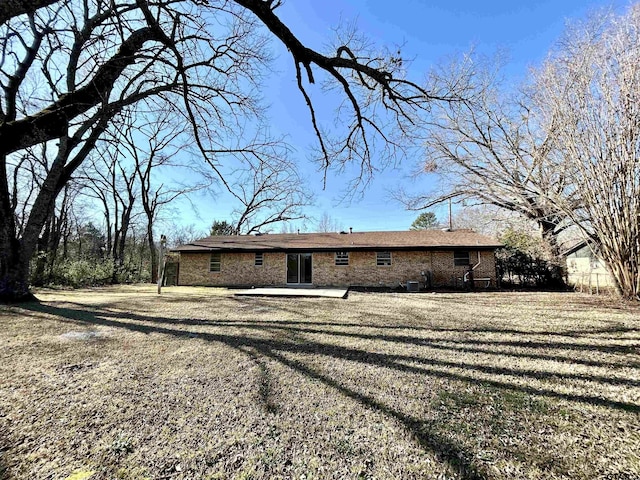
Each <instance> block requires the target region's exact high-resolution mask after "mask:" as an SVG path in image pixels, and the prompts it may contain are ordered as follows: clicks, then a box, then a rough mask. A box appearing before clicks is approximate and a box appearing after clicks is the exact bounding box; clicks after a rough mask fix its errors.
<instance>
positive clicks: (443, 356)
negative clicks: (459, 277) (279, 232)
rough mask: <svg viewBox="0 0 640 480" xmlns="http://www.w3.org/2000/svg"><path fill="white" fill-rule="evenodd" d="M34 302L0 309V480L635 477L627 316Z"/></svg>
mask: <svg viewBox="0 0 640 480" xmlns="http://www.w3.org/2000/svg"><path fill="white" fill-rule="evenodd" d="M38 296H39V298H40V299H41V303H39V304H38V303H33V304H27V305H23V306H20V307H0V328H1V329H2V336H1V337H0V340H1V343H0V477H2V476H3V475H4V476H5V477H7V478H20V479H21V478H38V479H40V478H56V479H65V478H74V479H84V478H91V479H92V480H95V479H102V478H109V479H111V478H123V479H141V478H153V479H160V478H171V479H175V478H185V479H186V478H189V479H191V478H238V479H254V478H265V479H266V478H270V479H271V478H306V479H309V478H378V479H391V478H394V479H395V478H463V479H475V478H496V479H507V478H508V479H521V478H530V479H542V478H545V479H555V478H577V479H593V478H601V479H610V480H614V479H617V480H623V479H637V478H640V433H639V432H640V420H639V418H640V309H639V308H638V307H637V306H634V305H625V304H619V303H616V302H614V301H612V300H605V301H603V300H601V299H599V298H596V297H591V296H586V295H580V294H568V293H565V294H549V293H478V294H449V293H446V294H445V293H441V294H364V293H351V294H350V295H349V298H348V299H346V300H335V299H310V298H304V299H281V298H280V299H277V298H240V297H237V298H236V297H233V296H231V295H229V292H227V291H225V290H221V289H195V288H183V287H181V288H170V289H165V290H164V293H163V295H162V296H161V297H158V296H157V295H155V293H154V289H153V287H146V286H145V287H122V288H109V289H100V290H83V291H72V292H53V291H43V292H40V293H39V295H38Z"/></svg>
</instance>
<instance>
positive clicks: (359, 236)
mask: <svg viewBox="0 0 640 480" xmlns="http://www.w3.org/2000/svg"><path fill="white" fill-rule="evenodd" d="M500 246H501V245H500V243H498V242H497V241H496V240H494V239H492V238H490V237H487V236H484V235H480V234H478V233H476V232H474V231H473V230H411V231H400V232H351V231H350V232H337V233H333V232H329V233H298V234H288V233H287V234H258V235H230V236H222V235H221V236H210V237H206V238H202V239H200V240H197V241H195V242H192V243H189V244H186V245H182V246H180V247H178V248H176V249H174V250H173V251H174V252H178V253H179V254H180V269H179V276H178V284H179V285H205V286H224V287H251V286H255V287H258V286H283V287H284V286H314V287H356V286H362V287H387V288H395V287H398V286H400V285H402V286H407V285H415V284H416V283H415V282H418V283H417V284H418V285H419V286H421V287H422V288H429V287H460V286H462V285H463V283H466V284H469V282H471V285H473V284H475V285H476V286H479V285H481V286H496V263H495V250H496V248H499V247H500Z"/></svg>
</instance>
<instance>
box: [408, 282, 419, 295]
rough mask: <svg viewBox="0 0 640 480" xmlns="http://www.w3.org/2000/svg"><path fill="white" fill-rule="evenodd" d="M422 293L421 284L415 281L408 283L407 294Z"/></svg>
mask: <svg viewBox="0 0 640 480" xmlns="http://www.w3.org/2000/svg"><path fill="white" fill-rule="evenodd" d="M419 291H420V282H417V281H415V280H411V281H408V282H407V292H419Z"/></svg>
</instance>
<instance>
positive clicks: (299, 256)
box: [287, 253, 312, 285]
mask: <svg viewBox="0 0 640 480" xmlns="http://www.w3.org/2000/svg"><path fill="white" fill-rule="evenodd" d="M311 270H312V260H311V254H310V253H288V254H287V283H288V284H292V285H300V284H311Z"/></svg>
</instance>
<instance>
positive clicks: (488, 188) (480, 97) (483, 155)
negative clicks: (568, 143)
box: [394, 54, 569, 255]
mask: <svg viewBox="0 0 640 480" xmlns="http://www.w3.org/2000/svg"><path fill="white" fill-rule="evenodd" d="M500 63H501V62H500V59H499V58H495V59H484V58H480V57H479V56H478V55H475V54H469V55H465V56H463V57H462V58H460V59H459V60H457V61H454V62H453V63H451V64H450V65H447V66H445V67H442V68H440V69H439V70H436V71H434V73H433V74H432V80H433V81H434V82H435V84H437V85H440V88H443V89H449V90H456V91H457V92H458V94H459V96H460V100H459V101H457V102H448V103H440V104H437V105H434V108H433V109H432V113H431V115H430V116H429V123H430V124H431V127H430V129H429V133H428V135H427V138H426V141H425V147H426V151H425V158H426V160H424V162H423V163H422V164H421V165H420V175H425V174H426V175H430V176H434V175H435V176H436V177H437V178H439V180H440V185H441V187H440V190H439V191H438V190H435V191H431V192H427V193H425V194H421V195H407V194H406V193H404V192H403V191H399V193H396V194H395V195H394V196H395V197H396V199H398V200H400V201H401V202H402V203H404V204H405V205H406V206H407V207H408V208H410V209H415V210H423V209H428V208H430V207H432V206H434V205H437V204H439V203H441V202H444V201H447V200H451V199H455V200H457V201H465V200H466V201H469V202H470V203H474V204H485V205H494V206H497V207H500V208H503V209H506V210H510V211H513V212H517V213H518V214H520V215H523V216H525V217H526V218H528V219H530V220H533V221H535V222H536V223H537V224H538V225H539V227H540V230H541V233H542V236H543V238H544V239H545V240H547V241H548V243H549V244H550V245H551V247H552V250H553V251H554V253H555V254H556V255H557V254H559V246H558V241H557V237H558V235H559V234H560V233H561V232H562V230H563V229H564V228H566V226H567V222H566V221H565V219H566V214H565V213H563V212H562V211H560V210H559V209H558V207H557V205H556V199H557V198H559V197H561V198H564V199H567V198H568V197H567V191H568V188H569V186H568V180H567V178H566V175H565V172H564V171H562V170H559V169H556V168H555V165H554V164H553V162H552V159H551V158H550V157H549V155H550V152H551V148H552V144H551V142H550V139H551V138H553V134H554V132H553V130H552V129H550V130H543V129H541V128H539V126H538V125H537V123H536V119H535V118H534V117H533V116H532V115H531V112H530V110H529V106H528V98H527V97H528V95H526V94H524V93H521V92H520V93H514V94H508V93H506V92H505V91H503V90H502V89H501V80H500V78H499V72H500ZM550 127H553V125H550Z"/></svg>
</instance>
